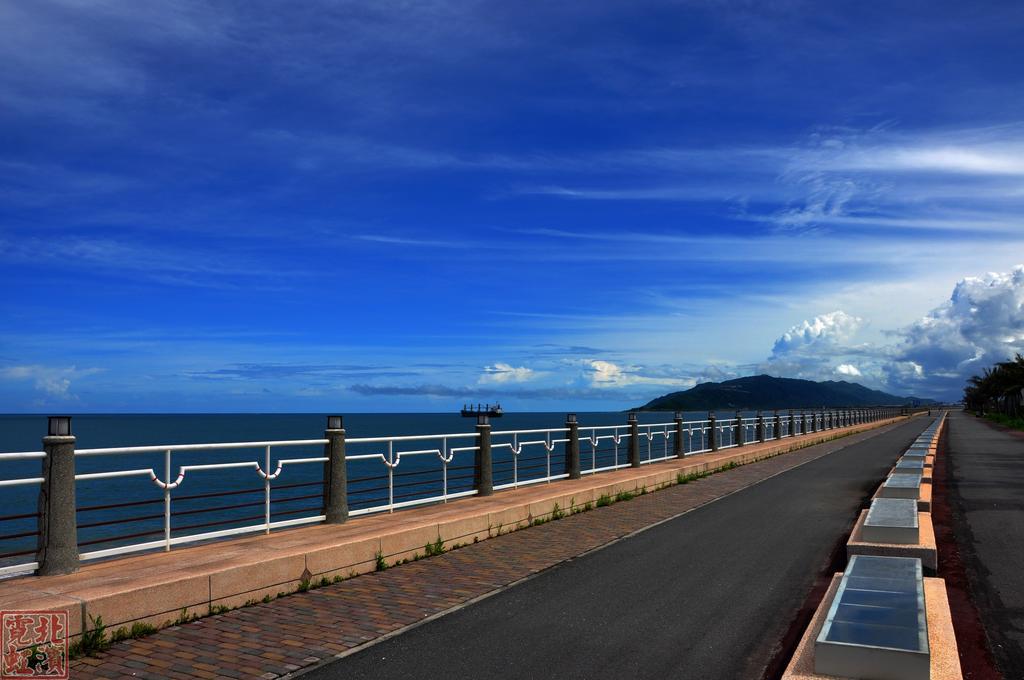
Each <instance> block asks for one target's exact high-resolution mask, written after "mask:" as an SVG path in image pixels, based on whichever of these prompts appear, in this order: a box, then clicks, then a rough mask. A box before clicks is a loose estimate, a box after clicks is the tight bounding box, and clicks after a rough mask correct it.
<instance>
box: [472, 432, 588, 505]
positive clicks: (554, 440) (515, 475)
mask: <svg viewBox="0 0 1024 680" xmlns="http://www.w3.org/2000/svg"><path fill="white" fill-rule="evenodd" d="M568 431H569V428H567V427H560V428H559V427H556V428H549V429H536V430H500V431H498V432H492V433H491V437H492V438H493V437H512V441H510V442H497V443H496V442H494V441H493V440H492V441H491V451H492V452H493V451H494V450H495V449H504V448H507V449H508V450H509V451H510V452H511V454H512V481H511V482H506V483H504V484H496V485H495V486H494V490H495V491H500V490H502V489H517V488H519V487H520V486H525V485H528V484H540V483H542V482H546V483H550V482H552V481H554V480H556V479H565V478H566V477H568V476H569V475H568V473H560V474H552V473H551V454H552V452H553V451H554V450H555V448H556V447H557V446H558V445H559V444H565V443H566V442H568V441H569V440H568V439H566V438H564V437H559V436H558V435H564V434H565V433H567V432H568ZM521 437H531V439H525V440H524V439H521ZM528 446H533V447H541V448H543V450H544V460H545V470H544V475H543V476H542V477H531V478H529V479H525V480H522V481H521V480H520V479H519V456H520V454H522V452H523V449H524V448H526V447H528Z"/></svg>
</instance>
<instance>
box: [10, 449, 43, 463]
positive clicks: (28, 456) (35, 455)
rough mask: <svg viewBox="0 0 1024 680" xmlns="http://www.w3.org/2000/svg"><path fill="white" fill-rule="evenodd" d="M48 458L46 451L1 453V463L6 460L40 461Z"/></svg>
mask: <svg viewBox="0 0 1024 680" xmlns="http://www.w3.org/2000/svg"><path fill="white" fill-rule="evenodd" d="M39 458H46V452H45V451H12V452H11V453H0V461H5V460H38V459H39Z"/></svg>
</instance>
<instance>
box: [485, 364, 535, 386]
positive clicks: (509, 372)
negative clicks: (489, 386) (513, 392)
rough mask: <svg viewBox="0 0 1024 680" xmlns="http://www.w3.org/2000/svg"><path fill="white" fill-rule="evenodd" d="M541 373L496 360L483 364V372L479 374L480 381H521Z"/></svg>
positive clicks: (502, 382) (531, 378)
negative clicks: (487, 364) (492, 362)
mask: <svg viewBox="0 0 1024 680" xmlns="http://www.w3.org/2000/svg"><path fill="white" fill-rule="evenodd" d="M541 375H543V373H541V372H538V371H534V370H533V369H530V368H527V367H526V366H512V365H511V364H506V363H502V362H497V363H495V364H492V365H490V366H484V374H483V375H481V376H480V381H479V382H480V383H481V384H484V383H498V384H504V383H522V382H527V381H529V380H534V379H535V378H538V377H540V376H541Z"/></svg>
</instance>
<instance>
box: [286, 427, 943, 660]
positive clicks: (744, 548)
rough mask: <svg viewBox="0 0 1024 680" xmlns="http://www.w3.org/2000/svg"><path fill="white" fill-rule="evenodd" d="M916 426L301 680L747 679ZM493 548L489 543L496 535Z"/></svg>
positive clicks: (664, 526)
mask: <svg viewBox="0 0 1024 680" xmlns="http://www.w3.org/2000/svg"><path fill="white" fill-rule="evenodd" d="M927 422H928V420H927V419H925V418H917V419H915V420H913V421H910V422H908V423H904V424H901V425H899V426H897V427H895V428H893V429H891V430H888V431H885V432H882V433H880V434H878V435H876V436H874V437H871V438H869V439H867V440H865V441H862V442H859V443H854V444H851V445H850V446H847V447H845V448H843V449H840V450H839V451H836V452H835V453H832V454H830V455H827V456H824V457H823V458H819V459H817V460H814V461H812V462H810V463H807V464H805V465H803V466H801V467H798V468H795V469H792V470H789V471H787V472H785V473H782V474H781V475H778V476H776V477H773V478H771V479H768V480H765V481H763V482H761V483H759V484H756V485H754V486H752V487H748V488H747V489H744V490H743V491H740V492H738V493H736V494H733V495H732V496H728V497H726V498H723V499H721V500H718V501H716V502H713V503H710V504H708V505H705V506H702V507H700V508H698V509H696V510H694V511H692V512H690V513H688V514H686V515H683V516H681V517H678V518H676V519H674V520H671V521H669V522H666V523H664V524H661V525H659V526H656V527H654V528H652V529H649V530H648V531H645V532H642V533H640V534H638V535H636V536H633V537H631V538H628V539H625V540H623V541H620V542H618V543H615V544H613V545H611V546H609V547H607V548H605V549H603V550H599V551H597V552H594V553H591V554H589V555H586V556H584V557H581V558H578V559H576V560H573V561H570V562H568V563H565V564H563V565H561V566H559V567H556V568H553V569H551V570H549V571H546V572H543V573H542V574H540V575H539V576H537V577H536V578H533V579H531V580H529V581H527V582H525V583H523V584H520V585H518V586H516V587H514V588H510V589H508V590H506V591H505V592H503V593H500V594H498V595H495V596H493V597H490V598H488V599H485V600H483V601H481V602H478V603H476V604H474V605H471V606H469V607H466V608H465V609H462V610H460V611H457V612H454V613H452V614H450V615H448V616H445V617H442V618H440V619H438V620H436V621H433V622H431V623H428V624H426V625H423V626H420V627H418V628H415V629H413V630H410V631H408V632H406V633H404V634H402V635H399V636H397V637H394V638H392V639H390V640H387V641H385V642H382V643H380V644H378V645H375V646H373V647H370V648H368V649H366V650H364V651H362V652H359V653H357V654H353V655H352V656H349V657H346V658H343V659H340V660H338V661H337V662H335V663H332V664H329V665H327V666H323V667H321V668H319V669H317V670H315V671H314V672H312V673H310V674H308V675H304V676H303V677H304V678H311V679H312V678H316V679H328V678H338V679H340V678H359V679H360V680H369V679H371V678H402V677H428V678H432V677H444V678H474V679H477V678H494V679H500V678H509V679H513V678H514V679H517V680H519V679H522V678H669V677H671V678H701V679H702V680H713V679H715V678H722V679H723V680H725V679H728V680H737V679H746V678H755V679H756V678H759V677H761V675H762V673H763V672H764V669H765V666H766V665H767V664H768V662H769V661H770V660H771V658H772V656H773V655H774V653H775V652H776V650H777V647H778V644H779V641H780V640H781V639H782V638H783V636H784V635H785V633H786V631H787V630H788V628H789V627H790V623H791V621H793V619H794V618H795V616H796V615H797V612H798V610H799V609H800V607H801V606H802V605H803V603H804V600H805V599H806V597H807V596H808V594H809V592H810V591H811V589H812V587H813V585H814V581H815V578H816V577H817V576H818V575H819V574H820V573H822V572H823V571H824V570H826V569H827V568H828V566H829V563H830V562H831V557H832V555H833V552H834V550H835V549H836V547H837V544H838V541H840V540H841V539H844V538H845V536H844V535H845V534H846V533H847V532H848V531H849V530H850V529H851V528H852V524H853V522H854V521H855V519H856V517H857V514H858V511H859V509H860V508H861V507H862V504H863V503H864V502H865V500H866V498H867V497H868V496H870V494H871V493H872V492H873V490H874V489H875V488H876V487H877V486H878V484H879V483H880V481H881V479H882V478H883V477H884V476H885V474H886V472H887V471H888V469H889V468H890V467H891V466H892V464H893V463H894V462H895V460H896V458H897V456H898V455H899V454H900V452H901V451H902V450H903V448H905V447H906V446H907V445H909V443H910V442H911V441H912V439H913V438H914V437H915V436H916V435H917V434H918V433H920V431H921V430H923V429H924V427H925V426H926V424H927ZM497 540H500V539H497Z"/></svg>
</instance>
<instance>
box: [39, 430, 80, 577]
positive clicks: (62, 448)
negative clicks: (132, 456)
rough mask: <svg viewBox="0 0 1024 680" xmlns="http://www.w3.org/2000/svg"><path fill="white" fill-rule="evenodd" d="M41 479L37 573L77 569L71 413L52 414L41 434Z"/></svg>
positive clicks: (56, 572) (46, 573)
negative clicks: (42, 455) (43, 454)
mask: <svg viewBox="0 0 1024 680" xmlns="http://www.w3.org/2000/svg"><path fill="white" fill-rule="evenodd" d="M43 451H44V452H46V457H45V458H43V471H42V477H43V483H42V484H41V485H40V488H39V543H38V546H39V547H38V552H37V555H36V561H37V562H38V563H39V575H40V576H49V575H53V574H70V573H72V572H76V571H78V564H79V561H78V523H77V518H76V516H75V507H76V506H75V437H74V435H73V434H71V417H70V416H51V417H50V418H49V422H48V424H47V435H46V436H45V437H43Z"/></svg>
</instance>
